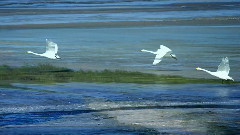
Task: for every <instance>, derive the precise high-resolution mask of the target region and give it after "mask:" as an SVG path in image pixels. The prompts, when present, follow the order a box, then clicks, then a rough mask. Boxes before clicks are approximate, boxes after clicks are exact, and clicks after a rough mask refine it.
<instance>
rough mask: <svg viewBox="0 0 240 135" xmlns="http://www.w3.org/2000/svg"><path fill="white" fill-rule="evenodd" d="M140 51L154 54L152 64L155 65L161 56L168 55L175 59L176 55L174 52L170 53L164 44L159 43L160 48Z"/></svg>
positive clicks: (160, 59)
mask: <svg viewBox="0 0 240 135" xmlns="http://www.w3.org/2000/svg"><path fill="white" fill-rule="evenodd" d="M141 51H142V52H149V53H153V54H156V57H155V59H154V61H153V65H157V64H158V63H159V62H161V61H162V58H163V57H170V58H174V59H176V60H177V57H176V55H175V54H173V53H172V50H171V49H169V48H168V47H166V46H164V45H160V49H158V50H157V51H156V52H153V51H148V50H145V49H142V50H141Z"/></svg>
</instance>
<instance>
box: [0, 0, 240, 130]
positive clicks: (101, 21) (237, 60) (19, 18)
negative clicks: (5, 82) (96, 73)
mask: <svg viewBox="0 0 240 135" xmlns="http://www.w3.org/2000/svg"><path fill="white" fill-rule="evenodd" d="M239 7H240V1H239V0H231V1H226V0H221V1H219V0H218V1H217V0H216V1H210V0H209V1H208V0H199V1H190V0H180V1H175V0H165V1H160V0H159V1H158V0H157V1H136V0H128V1H125V0H116V1H110V0H97V1H91V0H84V1H80V0H79V1H70V0H69V1H54V2H53V1H43V0H40V1H28V0H23V1H21V2H19V1H14V0H8V1H1V2H0V16H1V17H0V65H2V64H6V65H10V66H14V67H18V66H24V65H28V66H34V65H38V64H52V65H55V66H61V67H67V68H71V69H74V70H79V69H83V70H104V69H110V70H116V69H118V70H127V71H139V72H146V73H153V74H164V75H180V76H184V77H193V78H212V79H217V78H214V77H212V76H210V75H208V74H206V73H204V72H200V71H196V70H195V68H196V67H201V68H205V69H208V70H210V71H215V70H217V67H218V65H219V64H220V62H221V59H222V58H223V57H228V58H229V63H230V68H231V70H230V74H229V75H230V76H231V77H233V78H234V80H235V81H239V80H240V70H239V64H240V53H239V52H240V38H239V37H240V23H239V22H240V21H239V20H240V18H239V15H240V13H239ZM46 38H47V39H51V40H52V41H54V42H56V43H57V44H58V47H59V52H58V54H59V56H60V57H61V58H62V59H61V60H50V59H46V58H43V57H38V56H35V55H31V54H27V53H26V51H33V52H37V53H43V52H44V51H45V44H46V43H45V39H46ZM161 44H164V45H166V46H168V47H169V48H171V49H172V50H173V52H174V53H175V54H176V56H177V57H178V60H177V61H176V60H174V59H170V58H165V59H163V61H162V62H160V63H159V64H158V65H157V66H152V62H153V59H154V56H153V55H152V54H148V53H142V52H141V51H140V50H141V49H147V50H153V51H155V50H157V49H158V48H159V45H161ZM0 97H1V98H0V134H39V133H40V134H239V131H240V125H239V123H240V119H239V117H238V116H239V115H240V111H239V110H240V106H239V102H240V87H239V84H221V80H219V84H171V85H166V84H165V85H162V84H128V83H126V84H121V83H120V84H118V83H76V82H69V83H57V84H52V85H40V84H22V83H13V84H12V87H11V88H6V87H3V86H0Z"/></svg>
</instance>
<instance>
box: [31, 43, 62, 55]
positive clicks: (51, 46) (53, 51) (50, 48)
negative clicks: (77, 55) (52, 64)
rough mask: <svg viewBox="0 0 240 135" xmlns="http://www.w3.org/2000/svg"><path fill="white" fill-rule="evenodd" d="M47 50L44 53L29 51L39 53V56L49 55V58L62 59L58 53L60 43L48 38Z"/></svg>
mask: <svg viewBox="0 0 240 135" xmlns="http://www.w3.org/2000/svg"><path fill="white" fill-rule="evenodd" d="M46 43H47V45H46V52H45V53H42V54H38V53H34V52H32V51H27V53H31V54H34V55H38V56H43V57H47V58H49V59H61V58H60V57H59V56H58V55H57V52H58V45H57V44H56V43H54V42H52V41H49V40H47V39H46Z"/></svg>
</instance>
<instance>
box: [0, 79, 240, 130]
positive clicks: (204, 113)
mask: <svg viewBox="0 0 240 135" xmlns="http://www.w3.org/2000/svg"><path fill="white" fill-rule="evenodd" d="M13 86H14V87H15V88H14V89H13V88H1V89H0V94H1V97H2V98H1V100H0V102H1V109H0V114H1V121H0V126H1V127H0V132H1V133H3V134H5V133H11V134H14V133H23V132H24V131H26V132H27V133H30V132H31V133H38V132H41V133H45V134H51V133H56V132H58V133H60V134H61V133H62V134H65V133H66V134H68V133H71V134H77V132H81V133H83V134H85V133H86V134H95V133H103V134H111V133H117V134H139V133H166V134H175V133H182V134H199V133H201V134H232V133H234V134H237V133H239V120H240V119H239V117H236V116H238V115H239V113H240V112H239V109H240V106H239V103H240V100H239V96H240V93H239V85H220V86H219V84H211V85H208V86H206V85H205V84H198V85H195V84H194V85H193V84H192V85H185V84H184V85H182V84H179V85H141V84H115V83H109V84H102V83H65V84H63V83H61V84H55V85H37V84H19V83H16V84H13ZM21 88H27V89H25V90H21ZM41 90H44V91H45V92H41ZM47 91H49V92H47ZM13 99H14V100H13ZM28 127H31V128H30V129H29V128H28ZM34 129H36V130H34ZM90 129H91V130H90Z"/></svg>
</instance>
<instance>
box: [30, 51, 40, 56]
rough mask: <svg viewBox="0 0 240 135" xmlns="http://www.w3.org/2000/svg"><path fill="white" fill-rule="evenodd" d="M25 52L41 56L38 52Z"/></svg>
mask: <svg viewBox="0 0 240 135" xmlns="http://www.w3.org/2000/svg"><path fill="white" fill-rule="evenodd" d="M27 53H31V54H34V55H39V56H43V54H38V53H35V52H32V51H27Z"/></svg>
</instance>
